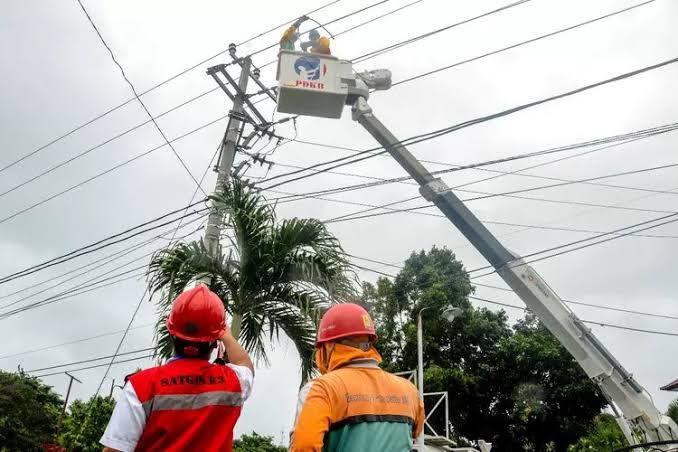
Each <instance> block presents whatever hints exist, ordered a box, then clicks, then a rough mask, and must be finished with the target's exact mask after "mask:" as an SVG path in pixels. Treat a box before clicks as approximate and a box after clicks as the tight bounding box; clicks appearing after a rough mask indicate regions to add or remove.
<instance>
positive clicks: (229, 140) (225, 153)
mask: <svg viewBox="0 0 678 452" xmlns="http://www.w3.org/2000/svg"><path fill="white" fill-rule="evenodd" d="M251 65H252V61H251V60H250V58H249V57H246V58H244V59H243V60H242V70H241V72H240V79H239V80H238V85H237V89H236V91H237V93H236V94H235V95H234V96H230V95H229V97H231V99H232V100H233V109H232V113H231V115H230V117H229V119H228V126H227V127H226V135H225V137H224V141H223V142H222V144H221V157H220V158H219V163H218V172H217V183H216V185H215V187H214V191H213V192H212V193H213V194H216V193H217V191H218V190H219V189H220V187H221V185H222V184H223V183H224V182H226V181H228V178H229V177H230V175H231V167H232V166H233V159H234V158H235V151H236V147H237V145H238V139H239V135H240V127H241V126H242V119H241V118H242V117H243V116H244V115H245V112H244V108H243V104H244V102H245V101H246V100H247V99H246V97H245V93H246V92H247V82H248V81H249V78H250V67H251ZM217 72H222V73H225V71H224V69H223V65H219V66H214V67H212V68H209V69H208V71H207V73H208V74H209V75H211V76H212V77H214V78H215V79H216V80H217V83H219V85H220V86H221V87H222V89H224V90H225V91H226V92H227V94H228V93H229V91H227V89H226V87H225V86H223V83H222V82H221V80H219V79H218V78H217V77H216V73H217ZM220 232H221V216H220V215H218V214H217V213H216V212H214V211H212V212H211V213H210V215H209V218H208V219H207V227H206V228H205V237H204V241H205V247H206V248H207V251H208V252H209V253H210V254H211V255H215V254H216V252H217V248H218V246H219V235H220ZM201 282H204V283H205V284H209V283H210V280H209V278H207V277H206V278H203V279H202V281H201Z"/></svg>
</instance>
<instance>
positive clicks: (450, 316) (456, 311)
mask: <svg viewBox="0 0 678 452" xmlns="http://www.w3.org/2000/svg"><path fill="white" fill-rule="evenodd" d="M462 312H463V311H462V310H461V308H456V307H452V306H450V307H449V308H447V309H445V310H444V311H443V317H444V318H446V319H447V321H448V322H450V323H452V321H453V320H454V319H456V318H457V317H459V316H460V315H461V314H462Z"/></svg>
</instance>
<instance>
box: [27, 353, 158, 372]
mask: <svg viewBox="0 0 678 452" xmlns="http://www.w3.org/2000/svg"><path fill="white" fill-rule="evenodd" d="M151 350H153V351H155V350H156V347H148V348H142V349H139V350H131V351H129V352H123V353H118V356H127V355H134V354H137V353H142V352H149V351H151ZM110 357H111V356H101V357H99V358H90V359H84V360H82V361H74V362H70V363H65V364H57V365H55V366H48V367H41V368H39V369H31V370H27V371H26V373H29V374H32V373H34V372H43V371H45V370H52V369H58V368H59V367H67V366H75V365H77V364H86V363H92V362H94V361H101V360H102V359H108V358H110Z"/></svg>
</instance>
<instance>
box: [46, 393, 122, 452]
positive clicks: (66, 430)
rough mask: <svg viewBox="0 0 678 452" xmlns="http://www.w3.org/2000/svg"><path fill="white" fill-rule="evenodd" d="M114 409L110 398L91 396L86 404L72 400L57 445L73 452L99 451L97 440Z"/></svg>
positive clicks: (113, 403)
mask: <svg viewBox="0 0 678 452" xmlns="http://www.w3.org/2000/svg"><path fill="white" fill-rule="evenodd" d="M114 407H115V401H114V400H113V398H112V397H103V396H93V397H92V398H90V399H89V400H88V401H87V402H83V401H81V400H74V401H73V403H71V405H70V410H71V413H70V414H69V415H68V416H67V417H66V419H64V422H63V425H62V429H61V434H60V435H59V443H60V444H61V445H62V446H64V447H65V448H66V450H68V451H73V452H98V451H100V450H101V444H99V439H101V435H103V434H104V430H106V426H107V425H108V421H109V419H110V418H111V414H112V413H113V408H114Z"/></svg>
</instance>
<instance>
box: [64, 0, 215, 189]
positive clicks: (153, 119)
mask: <svg viewBox="0 0 678 452" xmlns="http://www.w3.org/2000/svg"><path fill="white" fill-rule="evenodd" d="M76 1H77V2H78V5H80V9H82V12H83V13H85V16H86V17H87V20H88V21H89V23H90V25H91V26H92V28H94V31H95V32H96V34H97V36H98V37H99V40H100V41H101V43H102V44H103V46H104V47H105V48H106V50H108V53H109V54H110V55H111V59H112V60H113V63H115V65H116V66H118V69H120V73H121V74H122V78H123V79H125V82H127V84H128V85H129V87H130V89H131V90H132V93H134V97H135V98H136V99H137V101H139V104H140V105H141V107H142V108H143V109H144V111H145V112H146V114H147V115H148V117H149V118H150V120H151V121H152V122H153V125H154V126H155V128H156V130H157V131H158V133H159V134H160V136H162V139H163V140H165V144H166V145H167V146H169V148H170V149H171V150H172V153H173V154H174V156H175V157H176V158H177V160H179V163H181V166H183V167H184V170H186V173H188V175H189V176H190V177H191V179H193V182H195V184H196V185H197V187H198V188H199V189H200V191H202V192H203V194H204V195H205V196H207V193H205V190H203V189H202V187H201V186H200V182H198V179H196V178H195V176H194V175H193V173H192V172H191V170H190V168H189V167H188V166H187V165H186V162H184V159H182V158H181V156H180V155H179V153H178V152H177V150H176V149H174V146H173V145H172V143H171V142H170V140H169V139H168V138H167V136H166V135H165V132H163V131H162V129H161V128H160V125H159V124H158V122H157V121H156V120H155V118H154V117H153V115H152V114H151V112H150V111H149V110H148V107H146V104H145V103H144V101H143V100H141V97H140V96H139V93H137V90H136V88H135V87H134V84H133V83H132V82H131V81H130V79H129V78H128V77H127V74H125V70H124V69H123V68H122V65H121V64H120V62H118V60H117V59H116V58H115V54H114V53H113V50H112V49H111V47H110V46H109V45H108V43H107V42H106V40H105V39H104V37H103V36H102V35H101V32H100V31H99V29H98V28H97V26H96V24H95V23H94V21H93V20H92V18H91V17H90V15H89V13H88V12H87V9H85V5H83V4H82V0H76Z"/></svg>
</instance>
